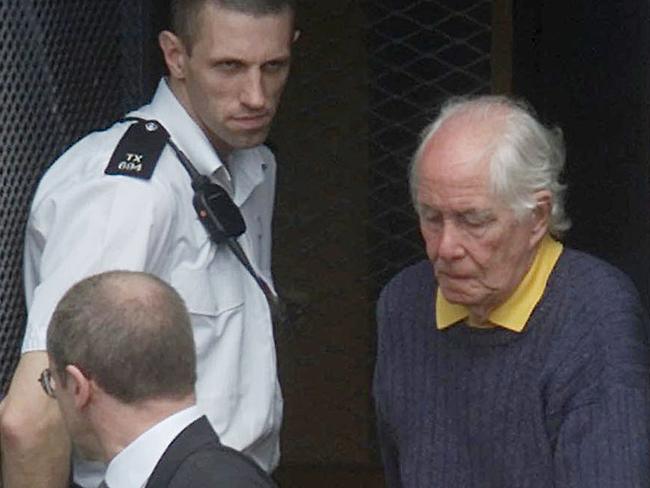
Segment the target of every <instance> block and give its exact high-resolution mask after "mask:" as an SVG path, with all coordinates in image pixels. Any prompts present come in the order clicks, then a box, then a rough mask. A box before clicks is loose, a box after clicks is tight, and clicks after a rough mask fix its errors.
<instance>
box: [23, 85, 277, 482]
mask: <svg viewBox="0 0 650 488" xmlns="http://www.w3.org/2000/svg"><path fill="white" fill-rule="evenodd" d="M130 115H135V116H139V117H142V118H147V119H156V120H158V121H159V122H161V123H162V124H163V126H164V127H165V128H166V129H167V131H168V132H169V133H170V134H171V137H172V139H173V140H174V141H175V143H176V144H177V145H178V146H179V147H180V148H181V149H182V150H183V151H184V152H185V154H187V156H188V157H189V159H190V160H191V161H192V162H193V163H194V166H195V167H196V168H197V169H198V170H199V172H201V173H203V174H205V175H211V174H212V173H213V172H214V171H215V170H216V169H217V168H219V167H221V166H222V162H221V161H220V160H219V158H218V156H217V154H216V152H215V151H214V149H213V147H212V146H211V144H210V143H209V141H208V139H207V137H206V136H205V134H204V133H203V132H202V131H201V129H200V128H199V127H198V126H197V125H196V124H195V123H194V121H193V120H192V119H191V118H190V116H189V115H188V114H187V112H186V111H185V110H184V109H183V107H182V106H181V105H180V103H179V102H178V101H177V100H176V98H175V97H174V95H173V94H172V92H171V91H170V90H169V88H168V86H167V83H166V82H165V80H161V82H160V84H159V86H158V90H157V91H156V94H155V96H154V98H153V100H152V102H151V104H150V105H147V106H144V107H142V108H141V109H139V110H137V111H136V112H133V113H132V114H130ZM129 125H130V124H127V123H118V124H116V125H114V126H113V127H111V128H110V129H108V130H106V131H101V132H95V133H92V134H90V135H88V136H86V137H85V138H84V139H82V140H81V141H79V142H78V143H77V144H75V145H74V146H72V147H71V148H70V149H69V150H68V151H67V152H66V153H65V154H64V155H63V156H62V157H61V158H59V160H57V161H56V162H55V163H54V165H53V166H52V167H51V168H50V169H49V170H48V171H47V173H46V174H45V176H44V177H43V179H42V180H41V182H40V184H39V187H38V190H37V192H36V195H35V198H34V201H33V203H32V209H31V213H30V217H29V220H28V223H27V230H26V242H25V255H24V269H25V274H24V279H25V289H26V298H27V306H28V312H29V313H28V321H27V330H26V333H25V339H24V341H23V347H22V350H23V352H27V351H32V350H45V348H46V340H45V339H46V330H47V325H48V323H49V320H50V316H51V314H52V312H53V310H54V308H55V306H56V304H57V303H58V301H59V299H60V298H61V297H62V296H63V294H64V293H65V292H66V291H67V290H68V289H69V288H70V286H72V285H73V284H74V283H76V282H77V281H79V280H81V279H82V278H84V277H86V276H89V275H92V274H95V273H98V272H102V271H106V270H113V269H123V270H139V271H147V272H150V273H153V274H155V275H157V276H159V277H160V278H162V279H164V280H165V281H167V282H169V283H171V285H172V286H174V288H176V290H178V292H179V293H180V295H181V296H182V297H183V299H184V300H185V303H186V305H187V308H188V309H189V311H190V314H191V318H192V325H193V330H194V339H195V341H196V348H197V358H198V366H197V376H198V380H197V385H196V389H197V404H198V407H199V409H200V410H201V411H202V412H204V413H205V414H206V415H207V417H208V418H209V420H210V422H211V423H212V425H213V427H214V429H215V430H216V432H217V433H218V435H219V437H220V438H221V441H222V442H223V443H224V444H225V445H228V446H231V447H233V448H235V449H237V450H240V451H243V452H245V453H246V454H248V455H249V456H251V457H252V458H253V459H255V461H257V462H258V464H260V465H261V466H262V467H263V468H264V469H266V470H267V471H268V470H271V469H273V468H274V467H275V466H276V465H277V463H278V460H279V428H280V422H281V417H282V397H281V392H280V386H279V383H278V380H277V371H276V357H275V343H274V340H273V328H272V324H271V318H270V312H269V308H268V305H267V303H266V300H265V297H264V294H263V292H262V291H261V290H260V288H259V286H258V285H257V283H256V282H255V281H254V280H253V279H252V278H251V276H250V275H249V274H248V273H247V272H246V271H245V270H244V268H243V266H242V265H241V263H239V261H237V259H236V258H235V256H234V255H233V254H232V252H231V251H230V250H229V249H227V248H226V247H225V245H223V244H222V245H219V246H215V245H214V244H212V243H211V242H210V240H209V238H208V235H207V233H206V232H205V230H204V229H203V227H202V224H201V223H200V222H199V221H198V219H197V217H196V214H195V211H194V208H193V206H192V196H193V191H192V189H191V186H190V179H189V177H188V175H187V173H186V171H185V169H184V168H183V167H182V166H181V164H180V162H179V161H178V159H177V158H176V156H175V154H174V153H173V151H172V150H171V148H170V147H169V146H167V147H166V148H165V149H164V151H163V153H162V155H161V158H160V160H159V162H158V165H157V167H156V170H155V171H154V173H153V176H152V178H151V179H150V180H142V179H138V178H133V177H129V176H109V175H105V174H104V169H105V168H106V166H107V165H108V161H109V159H110V157H111V154H112V153H113V151H114V150H115V148H116V146H117V144H118V142H119V140H120V138H121V137H122V135H123V134H124V132H125V131H126V129H127V128H128V126H129ZM229 170H230V174H231V176H232V180H233V183H234V188H235V195H234V201H235V203H236V204H237V205H238V206H239V207H240V209H241V212H242V215H243V217H244V220H245V221H246V226H247V230H246V233H245V234H244V235H243V236H241V237H240V238H239V242H240V244H241V245H242V247H243V249H244V251H245V252H246V254H247V255H248V257H249V259H250V261H251V262H252V264H253V266H254V267H255V268H256V270H257V271H258V272H259V274H260V275H261V276H262V277H263V278H264V279H265V280H266V281H267V282H268V283H269V284H271V272H270V267H271V218H272V212H273V200H274V191H275V170H276V167H275V159H274V158H273V155H272V154H271V152H270V151H269V150H268V149H267V148H266V147H264V146H258V147H256V148H252V149H247V150H241V151H235V152H234V153H233V154H232V156H231V160H230V161H229ZM82 465H83V463H82V462H81V461H79V462H75V472H77V470H78V469H81V470H83V466H82ZM88 466H91V465H90V464H89V465H88ZM75 477H76V478H79V477H78V476H76V475H75ZM98 483H99V481H98ZM95 486H96V485H95Z"/></svg>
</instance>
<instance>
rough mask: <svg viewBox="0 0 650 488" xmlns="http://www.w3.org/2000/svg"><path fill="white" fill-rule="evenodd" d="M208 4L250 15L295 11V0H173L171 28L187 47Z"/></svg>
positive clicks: (189, 47) (190, 43) (191, 41)
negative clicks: (202, 11) (286, 10)
mask: <svg viewBox="0 0 650 488" xmlns="http://www.w3.org/2000/svg"><path fill="white" fill-rule="evenodd" d="M208 4H211V5H214V6H215V7H218V8H223V9H227V10H234V11H235V12H241V13H245V14H250V15H269V14H277V13H280V12H283V11H284V10H285V9H289V10H290V11H291V12H295V3H294V0H171V7H170V15H171V28H172V30H173V31H174V34H176V35H177V36H178V37H179V38H180V39H181V41H183V43H184V44H185V47H186V48H187V49H191V48H192V45H193V44H194V42H195V40H196V39H195V38H196V29H197V26H198V25H199V18H198V17H199V14H200V13H201V10H202V9H203V8H204V7H205V6H206V5H208Z"/></svg>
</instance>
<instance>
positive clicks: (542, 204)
mask: <svg viewBox="0 0 650 488" xmlns="http://www.w3.org/2000/svg"><path fill="white" fill-rule="evenodd" d="M535 201H536V206H535V208H534V209H533V215H532V218H533V228H532V233H531V236H530V243H531V245H533V246H536V245H537V244H538V243H539V242H540V241H541V240H542V238H543V237H544V236H545V235H546V233H547V232H548V223H549V220H550V218H551V207H552V205H553V197H552V196H551V192H550V191H548V190H539V191H537V192H535Z"/></svg>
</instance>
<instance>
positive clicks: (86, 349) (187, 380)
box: [47, 271, 196, 403]
mask: <svg viewBox="0 0 650 488" xmlns="http://www.w3.org/2000/svg"><path fill="white" fill-rule="evenodd" d="M47 348H48V353H49V355H50V358H51V360H52V363H53V364H54V367H55V368H56V369H57V372H58V373H59V377H60V378H61V379H62V381H65V374H64V370H65V367H66V366H67V365H69V364H72V365H75V366H77V367H78V368H79V369H80V370H82V371H83V372H84V374H85V375H87V376H88V377H89V378H92V379H94V380H95V382H96V383H97V384H98V385H99V386H100V387H101V388H102V389H103V390H104V391H105V392H106V393H108V394H109V395H111V396H114V397H115V398H117V399H118V400H120V401H122V402H124V403H134V402H138V401H142V400H148V399H153V398H164V397H168V398H180V397H184V396H186V395H189V394H191V393H193V391H194V383H195V381H196V355H195V350H194V340H193V336H192V329H191V325H190V320H189V316H188V313H187V310H186V308H185V305H184V303H183V300H182V299H181V297H180V296H179V295H178V293H177V292H176V291H175V290H174V289H173V288H172V287H171V286H169V285H168V284H166V283H165V282H163V281H162V280H160V279H158V278H156V277H155V276H152V275H149V274H145V273H139V272H130V271H112V272H107V273H102V274H99V275H95V276H92V277H90V278H86V279H84V280H82V281H81V282H79V283H77V284H76V285H74V286H73V287H72V288H71V289H70V290H69V291H68V292H67V293H66V294H65V295H64V297H63V298H62V299H61V301H60V302H59V304H58V306H57V308H56V310H55V311H54V314H53V316H52V320H51V321H50V326H49V329H48V335H47Z"/></svg>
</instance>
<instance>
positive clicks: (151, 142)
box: [104, 117, 169, 180]
mask: <svg viewBox="0 0 650 488" xmlns="http://www.w3.org/2000/svg"><path fill="white" fill-rule="evenodd" d="M130 120H135V121H136V123H135V124H133V125H132V126H131V127H129V128H128V129H127V131H126V132H125V133H124V135H123V136H122V139H120V142H119V143H118V145H117V147H116V148H115V152H113V155H112V156H111V160H110V161H109V163H108V166H106V169H105V170H104V173H105V174H107V175H124V176H132V177H134V178H141V179H143V180H148V179H150V178H151V175H153V172H154V170H155V169H156V165H157V164H158V160H159V159H160V154H161V153H162V151H163V149H164V148H165V144H167V141H168V140H169V133H168V132H167V130H165V128H164V127H163V126H162V125H161V124H160V122H157V121H155V120H144V119H140V118H136V117H128V118H125V119H123V120H122V122H125V121H130Z"/></svg>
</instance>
